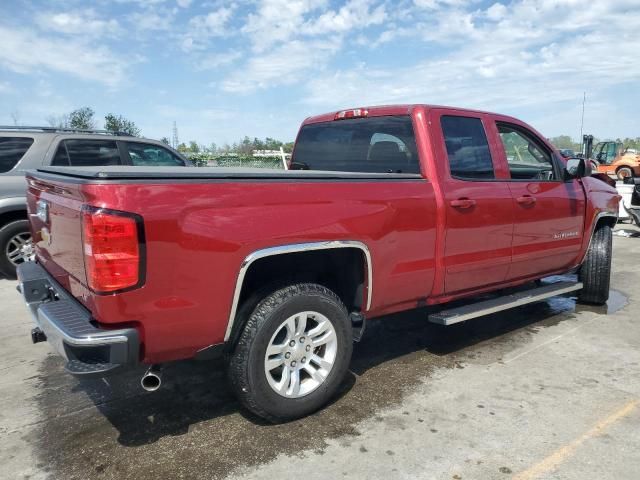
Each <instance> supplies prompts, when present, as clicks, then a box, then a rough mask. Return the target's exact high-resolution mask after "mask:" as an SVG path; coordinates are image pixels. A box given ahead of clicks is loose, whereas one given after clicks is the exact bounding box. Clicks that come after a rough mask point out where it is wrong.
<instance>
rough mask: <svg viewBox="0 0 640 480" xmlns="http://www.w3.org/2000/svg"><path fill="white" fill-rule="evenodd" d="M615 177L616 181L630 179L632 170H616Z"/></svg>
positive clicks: (621, 168)
mask: <svg viewBox="0 0 640 480" xmlns="http://www.w3.org/2000/svg"><path fill="white" fill-rule="evenodd" d="M616 176H617V177H618V180H624V179H625V178H632V177H633V170H631V168H629V167H620V168H619V169H618V170H616Z"/></svg>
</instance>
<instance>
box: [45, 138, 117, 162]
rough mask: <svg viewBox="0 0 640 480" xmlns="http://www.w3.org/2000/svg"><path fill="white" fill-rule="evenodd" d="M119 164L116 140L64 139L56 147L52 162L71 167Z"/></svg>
mask: <svg viewBox="0 0 640 480" xmlns="http://www.w3.org/2000/svg"><path fill="white" fill-rule="evenodd" d="M65 147H66V155H65V152H64V150H65ZM67 155H68V156H67ZM121 164H122V162H121V161H120V153H119V152H118V147H117V145H116V142H114V141H111V140H65V141H64V142H62V143H61V144H60V146H59V147H58V151H57V152H56V155H55V157H54V159H53V162H52V165H59V166H68V165H71V166H72V167H91V166H106V165H121Z"/></svg>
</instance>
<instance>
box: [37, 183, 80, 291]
mask: <svg viewBox="0 0 640 480" xmlns="http://www.w3.org/2000/svg"><path fill="white" fill-rule="evenodd" d="M27 183H28V187H27V208H28V212H29V220H30V222H31V229H32V234H33V240H34V244H35V247H36V257H37V259H38V261H39V262H40V263H41V264H42V265H43V266H44V267H45V269H46V270H47V271H48V272H49V273H50V274H51V275H53V276H54V277H55V278H56V280H58V281H59V282H60V283H61V284H62V285H65V286H68V285H69V280H70V279H69V276H71V277H73V278H74V279H76V280H77V281H78V282H79V283H81V284H83V285H86V275H85V268H84V259H83V248H82V225H81V209H82V205H83V199H82V195H81V191H80V187H81V184H80V183H72V182H69V181H65V179H64V178H63V177H58V178H53V177H48V176H42V177H41V176H40V175H38V174H35V175H34V174H31V175H28V176H27Z"/></svg>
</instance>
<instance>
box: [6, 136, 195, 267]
mask: <svg viewBox="0 0 640 480" xmlns="http://www.w3.org/2000/svg"><path fill="white" fill-rule="evenodd" d="M43 165H56V166H74V167H79V166H81V167H85V166H103V165H134V166H171V167H175V166H191V163H190V162H189V161H188V160H187V159H185V158H184V157H183V156H182V155H180V154H179V153H178V152H176V151H175V150H173V149H172V148H170V147H168V146H167V145H165V144H163V143H162V142H158V141H156V140H148V139H146V138H137V137H130V136H127V135H122V134H113V133H110V132H106V131H100V130H75V129H59V128H48V127H2V126H0V276H2V275H4V276H7V277H9V278H15V273H16V267H17V266H18V265H19V264H20V263H23V262H25V261H27V260H30V259H31V258H32V257H33V248H32V246H31V233H30V231H29V222H28V220H27V206H26V196H25V189H26V183H25V180H24V174H25V171H26V170H30V169H34V168H39V167H41V166H43Z"/></svg>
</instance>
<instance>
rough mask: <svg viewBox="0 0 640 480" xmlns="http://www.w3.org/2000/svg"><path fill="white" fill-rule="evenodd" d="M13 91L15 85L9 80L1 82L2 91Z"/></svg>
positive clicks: (0, 89)
mask: <svg viewBox="0 0 640 480" xmlns="http://www.w3.org/2000/svg"><path fill="white" fill-rule="evenodd" d="M12 91H13V87H12V86H11V84H10V83H9V82H0V93H9V92H12Z"/></svg>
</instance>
